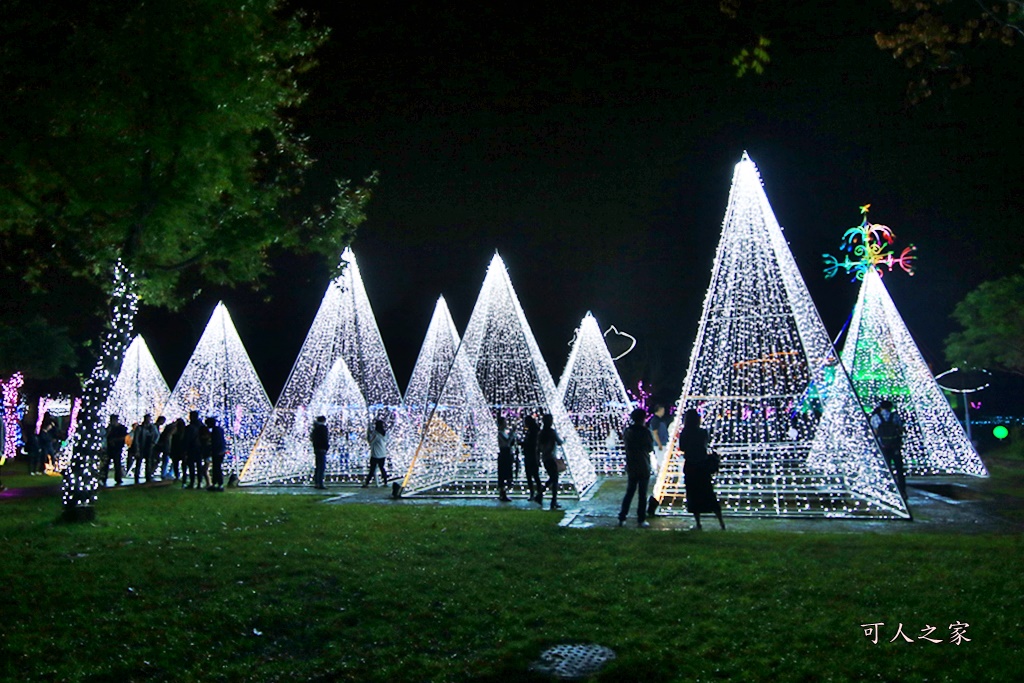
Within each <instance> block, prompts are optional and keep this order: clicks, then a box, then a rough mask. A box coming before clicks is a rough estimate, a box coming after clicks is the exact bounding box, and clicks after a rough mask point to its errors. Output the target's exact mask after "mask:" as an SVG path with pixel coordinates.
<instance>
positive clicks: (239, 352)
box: [163, 302, 273, 473]
mask: <svg viewBox="0 0 1024 683" xmlns="http://www.w3.org/2000/svg"><path fill="white" fill-rule="evenodd" d="M193 410H198V411H199V416H200V418H201V419H204V420H205V419H206V418H207V417H215V418H217V424H218V425H220V426H221V427H222V428H223V429H224V436H225V437H226V439H227V441H228V454H227V457H226V458H225V460H224V469H225V471H229V472H235V473H237V472H238V470H239V469H240V468H241V466H242V464H243V463H244V462H245V458H246V457H247V456H248V454H249V451H250V450H251V449H252V446H253V443H255V441H256V437H257V436H258V435H259V433H260V431H261V430H262V429H263V426H264V424H265V423H266V421H267V419H268V418H269V417H270V413H271V411H272V410H273V406H272V405H271V403H270V399H269V398H267V392H266V391H265V390H264V389H263V384H262V383H261V382H260V378H259V376H258V375H257V374H256V369H255V368H254V367H253V366H252V361H251V360H249V354H248V353H247V352H246V350H245V346H244V345H243V344H242V340H241V338H240V337H239V336H238V331H237V330H236V329H235V325H234V323H233V322H232V321H231V315H230V314H229V313H228V309H227V307H226V306H224V303H223V302H220V303H218V304H217V306H216V308H214V310H213V315H211V316H210V321H209V323H207V325H206V329H205V330H204V331H203V335H202V336H201V337H200V338H199V343H198V344H196V348H195V351H193V353H192V357H191V358H189V361H188V364H187V365H186V366H185V370H184V371H183V372H182V373H181V377H180V378H179V379H178V383H177V384H176V385H175V386H174V391H172V392H171V395H170V398H168V400H167V404H166V406H165V407H164V411H163V415H164V416H165V417H166V418H167V419H168V420H169V421H171V420H175V419H177V418H179V417H180V418H183V419H184V420H185V421H186V422H188V419H189V412H190V411H193Z"/></svg>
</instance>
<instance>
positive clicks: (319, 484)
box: [309, 415, 331, 489]
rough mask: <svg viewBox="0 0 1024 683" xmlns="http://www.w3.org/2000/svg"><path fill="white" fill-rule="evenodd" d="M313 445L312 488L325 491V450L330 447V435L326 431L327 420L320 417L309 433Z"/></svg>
mask: <svg viewBox="0 0 1024 683" xmlns="http://www.w3.org/2000/svg"><path fill="white" fill-rule="evenodd" d="M309 440H310V441H311V442H312V443H313V488H315V489H325V488H327V487H326V486H324V470H326V469H327V449H329V448H330V447H331V435H330V433H329V432H328V431H327V418H326V417H325V416H323V415H320V416H318V417H317V418H316V422H314V423H313V429H312V431H310V433H309Z"/></svg>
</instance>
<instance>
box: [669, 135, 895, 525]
mask: <svg viewBox="0 0 1024 683" xmlns="http://www.w3.org/2000/svg"><path fill="white" fill-rule="evenodd" d="M837 369H838V371H837ZM828 373H831V374H833V375H834V379H833V380H832V381H831V384H830V387H829V391H828V394H827V396H824V397H823V404H822V406H821V408H822V409H823V410H824V416H823V417H822V418H821V419H819V417H818V413H817V412H816V411H815V410H802V409H801V408H802V406H804V405H805V398H806V395H807V393H808V391H809V388H810V387H814V386H816V385H822V386H823V385H824V384H825V383H826V375H827V374H828ZM691 408H694V409H696V410H697V411H698V412H700V413H701V414H702V416H703V423H704V426H705V427H706V428H707V429H708V431H709V433H710V438H711V443H712V446H713V447H714V448H715V449H716V450H717V451H718V452H719V454H720V455H721V461H722V464H721V469H720V471H719V473H718V475H717V476H716V489H717V492H718V496H719V500H720V501H721V503H722V506H723V508H724V509H725V510H727V511H728V512H729V513H730V514H737V515H755V516H781V517H786V516H825V517H874V518H906V517H908V516H909V513H908V512H907V508H906V505H905V503H904V501H903V499H902V498H901V496H900V494H899V491H898V490H897V488H896V483H895V481H894V480H893V477H892V474H891V473H890V472H889V470H888V468H887V467H886V464H885V461H884V459H883V457H882V454H881V451H880V449H879V447H878V443H877V442H876V440H875V439H874V438H873V435H872V433H871V429H870V426H869V425H868V420H867V416H866V415H865V414H864V412H863V411H862V410H861V408H860V403H859V402H858V401H857V398H856V395H855V394H854V392H853V387H852V385H851V384H850V381H849V378H848V377H847V376H846V374H845V373H844V372H842V369H841V367H840V366H839V364H838V358H837V356H836V353H835V351H834V349H833V347H832V343H831V341H830V339H829V337H828V334H827V332H826V330H825V327H824V325H823V324H822V322H821V319H820V317H819V316H818V312H817V309H816V308H815V307H814V303H813V301H812V300H811V297H810V294H809V293H808V291H807V287H806V285H805V283H804V281H803V278H802V277H801V276H800V272H799V270H798V269H797V266H796V262H795V260H794V258H793V255H792V253H791V252H790V249H789V245H788V244H787V243H786V240H785V237H784V236H783V233H782V229H781V228H780V227H779V224H778V222H777V221H776V219H775V215H774V213H773V212H772V209H771V206H770V205H769V203H768V198H767V197H766V196H765V193H764V189H763V187H762V185H761V178H760V175H759V174H758V171H757V167H756V166H755V165H754V163H753V162H752V161H751V160H750V158H749V157H748V156H747V155H746V154H744V155H743V158H742V160H741V161H740V162H739V164H737V165H736V170H735V174H734V176H733V182H732V189H731V191H730V193H729V203H728V207H727V209H726V213H725V220H724V223H723V226H722V236H721V239H720V240H719V243H718V249H717V253H716V255H715V261H714V265H713V267H712V272H711V282H710V285H709V286H708V290H707V294H706V296H705V299H704V309H703V313H702V315H701V319H700V324H699V326H698V329H697V336H696V339H695V341H694V345H693V348H692V350H691V355H690V361H689V366H688V370H687V373H686V379H685V381H684V384H683V390H682V393H681V395H680V398H679V402H678V404H677V416H676V420H675V422H674V423H673V426H672V429H671V437H670V438H671V443H672V444H673V448H672V450H671V451H670V453H669V456H668V457H667V458H666V459H665V463H664V464H663V465H662V469H661V471H660V472H659V476H658V483H657V485H656V487H655V495H656V496H657V497H658V498H660V499H661V501H662V505H663V507H664V509H665V511H666V512H669V513H672V512H685V488H684V479H683V471H682V470H683V468H682V465H683V458H682V454H681V453H680V452H679V449H678V446H677V444H678V435H679V430H680V427H681V424H680V423H681V421H682V420H681V416H682V415H683V413H684V412H685V411H686V410H688V409H691Z"/></svg>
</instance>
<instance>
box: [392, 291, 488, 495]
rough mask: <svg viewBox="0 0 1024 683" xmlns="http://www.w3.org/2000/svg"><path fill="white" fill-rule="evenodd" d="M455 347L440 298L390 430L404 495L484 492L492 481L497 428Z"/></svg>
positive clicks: (452, 325) (456, 342) (451, 326)
mask: <svg viewBox="0 0 1024 683" xmlns="http://www.w3.org/2000/svg"><path fill="white" fill-rule="evenodd" d="M458 350H459V333H458V332H457V331H456V329H455V323H454V322H452V317H451V313H450V312H449V311H448V305H447V303H446V302H445V300H444V297H440V298H438V300H437V305H436V306H435V307H434V315H433V317H432V318H431V320H430V325H429V327H428V328H427V334H426V337H425V338H424V340H423V346H422V347H421V348H420V353H419V356H418V357H417V359H416V365H415V367H414V368H413V371H412V377H411V378H410V380H409V386H408V388H407V389H406V391H405V407H404V409H403V411H402V412H401V414H400V418H399V420H398V421H397V423H396V429H395V430H394V431H393V432H392V433H393V434H394V435H395V436H394V439H393V440H392V442H391V443H392V444H393V447H392V451H391V453H392V459H393V462H394V463H395V467H396V470H397V471H399V472H400V473H401V474H402V475H403V476H404V479H403V482H402V490H403V493H404V494H405V495H414V494H417V493H428V494H446V493H466V492H467V491H473V490H476V491H480V492H483V491H486V490H488V489H491V488H494V486H495V485H496V480H497V476H498V473H497V444H498V429H497V426H496V424H495V420H494V418H493V417H492V415H491V410H490V408H489V407H488V405H487V401H486V400H485V399H484V396H483V393H482V392H481V391H480V387H479V385H478V384H477V381H476V374H475V372H474V371H473V367H472V366H471V365H470V364H469V360H468V359H467V357H466V354H465V353H462V354H460V353H458ZM399 468H400V469H399ZM480 482H487V483H480Z"/></svg>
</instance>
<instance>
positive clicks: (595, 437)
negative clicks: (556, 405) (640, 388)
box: [558, 312, 633, 474]
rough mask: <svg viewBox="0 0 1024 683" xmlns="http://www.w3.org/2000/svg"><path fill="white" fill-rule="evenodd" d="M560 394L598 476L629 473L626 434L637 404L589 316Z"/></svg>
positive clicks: (578, 333)
mask: <svg viewBox="0 0 1024 683" xmlns="http://www.w3.org/2000/svg"><path fill="white" fill-rule="evenodd" d="M558 395H559V397H560V398H561V400H562V405H564V406H565V409H566V411H567V412H568V414H569V419H570V420H572V423H573V426H575V427H576V432H577V433H578V434H579V435H580V439H582V440H583V445H584V447H586V449H587V451H588V453H589V454H590V459H591V461H592V462H593V463H594V468H595V470H596V471H597V472H598V473H599V474H625V471H626V452H625V450H624V447H623V444H622V430H623V429H625V428H626V425H627V423H628V421H629V419H628V418H629V411H630V410H632V408H633V402H632V401H631V400H630V398H629V395H628V394H627V393H626V387H625V386H623V384H622V378H621V377H619V371H618V370H617V369H616V367H615V361H614V360H612V356H611V353H610V352H609V351H608V345H607V344H606V343H605V338H604V335H602V334H601V329H600V328H599V327H598V325H597V320H596V319H595V318H594V316H593V315H592V314H591V313H589V312H588V313H587V314H586V315H585V316H584V317H583V320H582V321H581V322H580V326H579V328H578V329H577V330H576V336H575V340H574V342H573V345H572V350H571V351H570V352H569V360H568V362H567V363H566V364H565V369H564V370H563V371H562V378H561V379H560V380H559V382H558Z"/></svg>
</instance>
